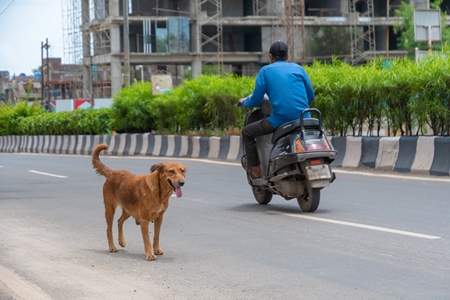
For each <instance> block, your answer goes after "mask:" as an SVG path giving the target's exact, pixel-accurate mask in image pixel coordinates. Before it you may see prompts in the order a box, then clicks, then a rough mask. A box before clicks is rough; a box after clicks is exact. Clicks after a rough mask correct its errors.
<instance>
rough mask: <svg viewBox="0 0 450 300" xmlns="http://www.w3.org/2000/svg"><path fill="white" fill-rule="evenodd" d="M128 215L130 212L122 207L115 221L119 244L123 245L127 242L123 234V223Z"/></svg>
mask: <svg viewBox="0 0 450 300" xmlns="http://www.w3.org/2000/svg"><path fill="white" fill-rule="evenodd" d="M129 217H130V214H129V213H128V212H127V211H126V210H125V209H123V208H122V215H121V216H120V218H119V220H118V221H117V227H118V228H119V245H120V246H122V247H125V246H126V245H127V242H126V241H125V236H124V235H123V223H124V222H125V221H126V220H127V219H128V218H129Z"/></svg>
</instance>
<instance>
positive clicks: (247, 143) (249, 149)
mask: <svg viewBox="0 0 450 300" xmlns="http://www.w3.org/2000/svg"><path fill="white" fill-rule="evenodd" d="M274 131H275V128H273V127H272V124H270V123H269V120H268V119H267V118H264V119H261V120H258V121H256V122H253V123H250V124H248V125H246V126H245V127H244V128H242V141H243V143H244V150H245V154H247V163H248V165H249V166H250V167H254V166H258V165H259V164H260V163H261V162H260V160H259V156H258V151H257V149H256V140H255V138H256V137H258V136H261V135H266V134H269V133H272V132H274Z"/></svg>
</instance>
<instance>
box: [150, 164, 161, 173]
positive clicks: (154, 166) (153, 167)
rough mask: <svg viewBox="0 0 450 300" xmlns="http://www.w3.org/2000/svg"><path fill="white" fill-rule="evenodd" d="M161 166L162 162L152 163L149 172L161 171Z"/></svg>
mask: <svg viewBox="0 0 450 300" xmlns="http://www.w3.org/2000/svg"><path fill="white" fill-rule="evenodd" d="M163 168H164V164H163V163H159V164H157V165H153V166H152V167H151V168H150V173H153V172H155V171H161V170H162V169H163Z"/></svg>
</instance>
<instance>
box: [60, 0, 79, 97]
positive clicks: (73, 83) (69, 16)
mask: <svg viewBox="0 0 450 300" xmlns="http://www.w3.org/2000/svg"><path fill="white" fill-rule="evenodd" d="M62 1H63V2H62V6H61V7H62V24H63V44H64V45H63V46H64V57H63V59H64V63H65V64H71V65H74V66H79V67H78V68H77V67H73V68H71V69H70V70H68V71H67V72H66V74H65V81H66V82H65V83H64V85H63V87H62V88H63V89H65V90H67V97H69V98H81V97H82V93H83V92H82V89H83V83H82V81H81V78H82V61H83V36H82V33H81V30H80V28H81V24H82V7H81V0H62Z"/></svg>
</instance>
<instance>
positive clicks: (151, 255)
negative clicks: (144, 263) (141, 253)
mask: <svg viewBox="0 0 450 300" xmlns="http://www.w3.org/2000/svg"><path fill="white" fill-rule="evenodd" d="M145 258H146V259H147V260H157V259H158V258H157V257H156V255H155V254H147V255H146V257H145Z"/></svg>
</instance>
